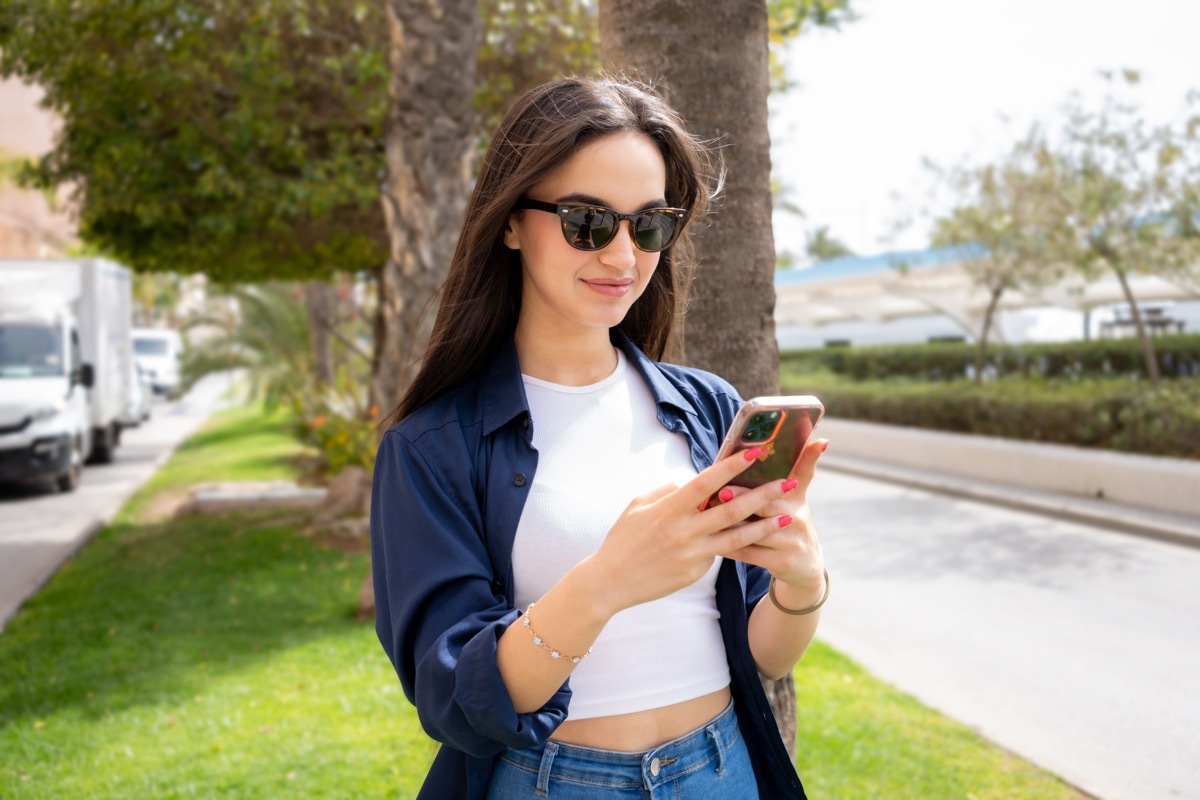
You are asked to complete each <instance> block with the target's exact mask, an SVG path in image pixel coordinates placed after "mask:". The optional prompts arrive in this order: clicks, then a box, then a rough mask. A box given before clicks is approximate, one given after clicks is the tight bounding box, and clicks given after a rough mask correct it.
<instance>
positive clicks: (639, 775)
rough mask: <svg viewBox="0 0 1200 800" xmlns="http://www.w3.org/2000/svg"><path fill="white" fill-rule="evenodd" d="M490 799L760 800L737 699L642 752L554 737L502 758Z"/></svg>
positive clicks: (490, 791)
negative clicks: (700, 722) (706, 719)
mask: <svg viewBox="0 0 1200 800" xmlns="http://www.w3.org/2000/svg"><path fill="white" fill-rule="evenodd" d="M487 797H488V800H526V799H527V798H538V797H549V798H553V800H596V799H597V798H606V799H607V798H628V799H629V800H635V798H636V800H667V798H670V799H671V800H677V798H682V799H683V800H758V784H757V783H756V782H755V780H754V770H753V768H752V767H751V765H750V755H749V753H747V752H746V740H745V739H743V738H742V735H741V732H740V731H739V730H738V724H737V715H736V714H735V713H734V712H733V703H730V704H729V707H728V708H726V709H725V710H724V711H723V712H721V713H720V714H719V715H718V716H717V718H716V719H714V720H713V721H712V722H710V723H708V724H707V725H705V726H703V727H701V728H697V729H696V730H694V731H692V732H691V733H687V734H684V735H683V736H680V737H679V738H678V739H675V740H673V741H670V742H667V743H666V744H663V745H659V746H658V747H655V748H653V749H651V750H646V751H643V752H640V753H623V752H617V751H615V750H597V749H595V748H592V747H580V746H578V745H573V744H563V743H562V742H555V741H548V742H546V743H545V744H543V745H540V746H537V747H528V748H526V749H524V750H506V751H505V752H503V753H501V754H500V755H499V757H497V759H496V765H495V769H494V771H493V772H492V782H491V784H490V785H489V787H488V795H487Z"/></svg>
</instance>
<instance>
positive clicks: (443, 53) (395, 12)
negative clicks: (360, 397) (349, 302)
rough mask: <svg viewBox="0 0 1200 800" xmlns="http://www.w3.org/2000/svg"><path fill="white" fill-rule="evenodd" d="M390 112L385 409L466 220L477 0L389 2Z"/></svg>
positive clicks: (413, 367)
mask: <svg viewBox="0 0 1200 800" xmlns="http://www.w3.org/2000/svg"><path fill="white" fill-rule="evenodd" d="M387 8H388V19H389V22H390V26H391V49H390V51H389V60H390V63H391V69H392V82H391V88H390V97H391V104H392V108H391V114H390V118H389V120H388V122H389V125H388V135H387V167H388V173H387V181H386V183H385V186H384V194H383V205H384V214H385V217H386V219H387V225H388V231H389V233H390V236H391V256H390V257H389V258H388V260H387V263H386V264H384V266H383V268H382V269H381V270H380V274H379V279H378V284H377V285H378V295H377V302H378V307H377V312H376V355H375V364H374V370H373V375H372V391H371V397H372V398H373V401H374V402H376V403H377V404H378V405H379V408H380V410H381V412H382V413H384V414H386V413H387V412H388V411H389V410H390V409H391V408H392V407H394V406H395V405H396V404H397V403H398V402H399V401H400V398H401V397H402V396H403V394H404V391H405V390H406V389H407V388H408V386H409V384H410V383H411V382H412V379H413V377H414V376H415V375H416V371H417V368H418V367H419V366H420V360H421V356H422V355H423V354H424V352H425V346H426V344H427V343H428V341H429V334H430V331H431V330H432V327H433V318H434V313H435V310H436V305H437V303H436V296H437V292H438V289H439V288H440V287H441V284H442V281H443V279H444V278H445V276H446V270H447V268H448V267H449V264H450V257H451V255H452V254H453V252H454V245H455V241H456V240H457V238H458V234H459V229H460V228H461V226H462V214H463V208H464V206H465V205H466V200H467V194H468V192H469V191H470V183H471V162H472V155H473V153H474V144H475V112H474V109H473V108H472V98H473V97H474V91H475V53H476V50H477V49H478V46H479V39H480V35H481V24H480V21H479V15H478V3H477V2H475V1H474V0H389V2H388V4H387Z"/></svg>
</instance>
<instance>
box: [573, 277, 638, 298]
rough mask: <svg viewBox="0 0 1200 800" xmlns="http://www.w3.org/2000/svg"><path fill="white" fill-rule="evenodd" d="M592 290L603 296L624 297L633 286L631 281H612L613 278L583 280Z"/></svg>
mask: <svg viewBox="0 0 1200 800" xmlns="http://www.w3.org/2000/svg"><path fill="white" fill-rule="evenodd" d="M584 283H586V284H587V285H588V286H589V287H591V288H592V289H593V290H594V291H596V292H598V293H600V294H602V295H604V296H605V297H624V296H625V295H627V294H629V290H630V289H631V288H632V287H633V281H631V280H629V281H619V280H618V281H613V280H603V279H601V280H594V281H586V280H585V281H584Z"/></svg>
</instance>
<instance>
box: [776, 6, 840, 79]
mask: <svg viewBox="0 0 1200 800" xmlns="http://www.w3.org/2000/svg"><path fill="white" fill-rule="evenodd" d="M854 18H855V13H854V10H853V9H852V8H851V7H850V0H767V32H768V39H769V43H770V65H771V89H772V91H780V90H783V89H786V88H787V87H788V86H789V82H788V79H787V75H786V71H785V67H786V64H785V57H784V56H785V52H786V50H787V46H788V43H789V42H790V41H791V40H792V39H795V38H796V37H797V36H799V35H800V34H802V33H805V32H807V31H809V30H811V29H812V28H832V29H835V30H836V29H838V28H840V27H841V26H842V25H844V24H845V23H847V22H852V21H853V20H854Z"/></svg>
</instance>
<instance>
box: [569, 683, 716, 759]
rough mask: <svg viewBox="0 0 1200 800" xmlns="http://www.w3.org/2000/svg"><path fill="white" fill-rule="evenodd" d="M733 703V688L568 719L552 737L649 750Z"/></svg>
mask: <svg viewBox="0 0 1200 800" xmlns="http://www.w3.org/2000/svg"><path fill="white" fill-rule="evenodd" d="M728 705H729V687H728V686H726V687H725V688H724V689H718V690H717V691H715V692H713V693H711V694H706V695H701V696H700V697H695V698H693V699H691V700H684V701H683V702H682V703H675V704H673V705H669V706H663V707H662V708H651V709H649V710H647V711H635V712H634V713H632V714H616V715H613V716H611V717H593V718H592V719H578V720H574V719H568V720H567V721H566V722H564V723H563V724H562V725H559V726H558V730H556V731H555V732H554V734H553V735H552V736H551V737H550V738H551V739H553V740H554V741H556V742H562V743H564V744H576V745H579V746H581V747H594V748H597V749H600V750H619V751H625V752H637V751H641V750H649V749H651V748H653V747H658V746H659V745H660V744H665V743H666V742H669V741H671V740H672V739H678V738H679V737H680V736H683V735H684V734H685V733H690V732H691V731H694V730H696V729H697V728H699V727H702V726H703V725H704V724H705V723H707V722H709V721H711V720H712V719H713V718H714V717H716V716H717V715H719V714H720V713H721V712H722V711H724V710H725V707H726V706H728Z"/></svg>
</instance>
